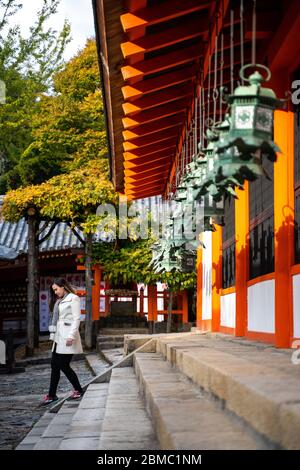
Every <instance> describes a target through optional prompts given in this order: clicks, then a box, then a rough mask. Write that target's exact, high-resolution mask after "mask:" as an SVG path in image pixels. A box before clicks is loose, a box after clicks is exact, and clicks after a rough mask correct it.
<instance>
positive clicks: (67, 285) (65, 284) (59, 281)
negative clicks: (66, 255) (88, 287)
mask: <svg viewBox="0 0 300 470" xmlns="http://www.w3.org/2000/svg"><path fill="white" fill-rule="evenodd" d="M53 284H56V285H57V286H58V287H63V288H64V289H65V291H67V292H72V293H73V294H76V290H75V289H74V287H73V286H72V285H71V284H70V283H69V282H68V281H67V280H66V279H64V278H62V277H58V278H56V279H53V282H52V283H51V286H50V302H49V307H50V311H51V312H53V307H54V304H55V302H56V301H57V297H56V295H55V294H54V292H53V289H52V286H53Z"/></svg>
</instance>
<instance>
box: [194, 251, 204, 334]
mask: <svg viewBox="0 0 300 470" xmlns="http://www.w3.org/2000/svg"><path fill="white" fill-rule="evenodd" d="M202 270H203V266H202V247H200V248H198V250H197V309H196V310H197V311H196V325H197V328H199V329H201V328H202V289H203V287H202V286H203V280H202V278H203V274H202Z"/></svg>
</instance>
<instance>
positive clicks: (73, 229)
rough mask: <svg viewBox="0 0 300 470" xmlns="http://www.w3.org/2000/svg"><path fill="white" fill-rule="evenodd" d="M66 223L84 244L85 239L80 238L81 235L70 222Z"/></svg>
mask: <svg viewBox="0 0 300 470" xmlns="http://www.w3.org/2000/svg"><path fill="white" fill-rule="evenodd" d="M67 225H68V227H70V229H71V230H72V232H73V233H74V235H75V237H77V238H78V240H79V241H80V242H81V243H82V244H83V246H85V240H84V239H83V238H81V236H80V235H79V233H78V232H77V231H76V230H75V228H74V227H72V226H71V224H70V222H67Z"/></svg>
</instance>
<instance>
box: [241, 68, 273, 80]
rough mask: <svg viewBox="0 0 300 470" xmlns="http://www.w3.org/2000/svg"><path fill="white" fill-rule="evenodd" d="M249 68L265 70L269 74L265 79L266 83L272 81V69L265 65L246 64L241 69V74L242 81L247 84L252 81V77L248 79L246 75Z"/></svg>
mask: <svg viewBox="0 0 300 470" xmlns="http://www.w3.org/2000/svg"><path fill="white" fill-rule="evenodd" d="M249 68H255V69H260V70H264V71H265V72H267V76H266V78H263V81H264V82H268V81H269V80H270V78H271V76H272V74H271V71H270V69H269V68H268V67H267V66H266V65H263V64H246V65H244V66H243V67H242V68H241V70H240V73H239V75H240V78H241V79H242V80H244V81H245V82H250V80H251V78H250V77H251V75H250V76H249V77H248V78H247V77H245V75H244V71H245V70H246V69H249Z"/></svg>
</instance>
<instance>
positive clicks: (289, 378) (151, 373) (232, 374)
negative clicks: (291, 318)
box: [17, 333, 300, 450]
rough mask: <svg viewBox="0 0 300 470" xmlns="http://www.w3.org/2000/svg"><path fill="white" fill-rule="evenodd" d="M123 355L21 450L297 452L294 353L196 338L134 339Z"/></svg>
mask: <svg viewBox="0 0 300 470" xmlns="http://www.w3.org/2000/svg"><path fill="white" fill-rule="evenodd" d="M125 351H127V352H128V351H133V352H128V355H127V356H126V357H124V358H122V359H121V360H120V361H119V362H118V363H116V364H114V365H113V366H111V367H110V368H108V369H107V370H106V371H105V372H104V373H102V374H100V375H99V376H97V377H95V378H94V379H93V380H92V382H91V383H90V384H89V385H88V386H87V389H86V393H85V395H84V396H83V398H82V400H81V402H80V403H72V402H64V403H63V405H62V406H61V408H60V409H59V411H58V412H57V413H56V414H55V413H46V414H45V415H44V416H43V417H42V419H41V420H40V421H39V422H38V423H37V424H36V426H35V427H34V428H33V429H32V431H31V432H30V433H29V434H28V435H27V436H26V438H25V439H24V440H23V441H22V442H21V444H20V445H19V447H18V448H17V449H77V450H80V449H90V450H96V449H97V450H104V449H105V450H112V449H119V450H125V449H126V450H138V449H146V450H151V449H163V450H167V449H170V450H181V449H191V450H217V449H233V450H242V449H281V448H283V449H300V394H299V390H300V366H298V368H297V367H296V366H294V365H292V364H291V361H290V351H282V350H276V349H275V348H272V347H271V346H267V345H262V344H259V343H253V342H249V341H248V342H247V341H243V340H240V341H239V340H236V341H233V340H228V338H224V337H218V336H213V335H200V334H196V333H182V334H171V335H153V336H149V335H147V336H146V335H144V336H141V335H137V336H128V337H126V344H125ZM57 408H58V407H56V409H55V407H54V409H53V410H55V411H57Z"/></svg>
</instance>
